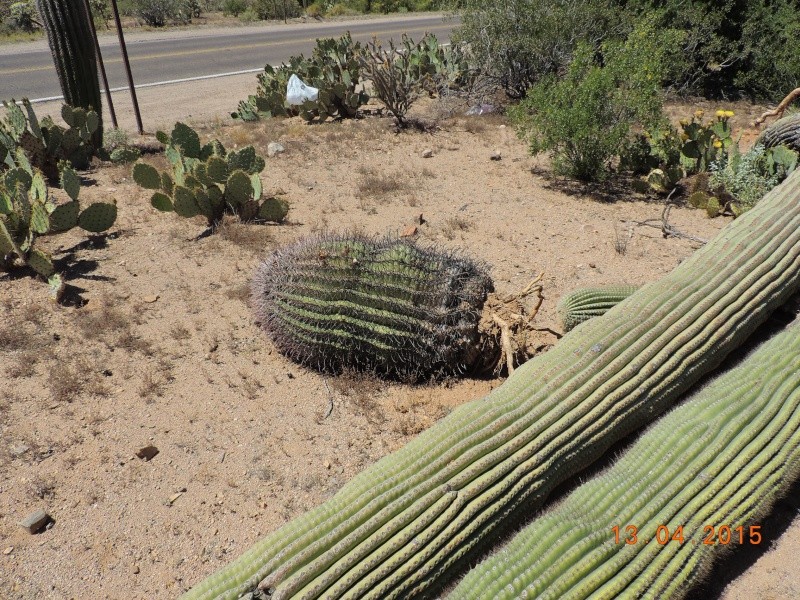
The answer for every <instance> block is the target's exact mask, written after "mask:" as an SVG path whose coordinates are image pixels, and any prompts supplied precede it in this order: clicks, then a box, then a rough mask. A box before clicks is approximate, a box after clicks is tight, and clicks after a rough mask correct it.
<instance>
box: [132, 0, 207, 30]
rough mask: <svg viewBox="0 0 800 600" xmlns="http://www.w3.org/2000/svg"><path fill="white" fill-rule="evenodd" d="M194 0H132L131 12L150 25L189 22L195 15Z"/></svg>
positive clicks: (161, 25)
mask: <svg viewBox="0 0 800 600" xmlns="http://www.w3.org/2000/svg"><path fill="white" fill-rule="evenodd" d="M198 8H199V5H198V4H197V2H196V0H133V12H134V14H135V15H136V16H137V17H139V18H140V19H142V21H144V22H145V23H146V24H147V25H150V27H163V26H164V25H167V24H168V23H181V24H185V23H191V21H192V17H193V16H197V10H198Z"/></svg>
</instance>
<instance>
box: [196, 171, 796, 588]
mask: <svg viewBox="0 0 800 600" xmlns="http://www.w3.org/2000/svg"><path fill="white" fill-rule="evenodd" d="M799 286H800V172H797V173H794V174H792V176H790V177H789V178H788V179H787V180H786V181H785V182H784V183H783V184H782V185H781V186H778V187H777V188H775V189H774V190H772V191H771V192H770V193H769V194H768V195H767V196H766V197H765V198H764V199H763V200H762V201H761V202H759V204H758V205H757V206H756V207H755V208H754V209H753V210H751V211H749V212H748V213H745V215H743V216H742V217H741V218H739V219H737V220H736V221H734V222H733V223H731V224H730V225H728V227H727V228H726V229H725V230H724V231H723V232H721V233H720V234H719V235H718V236H717V237H716V238H715V239H714V240H712V241H711V242H710V243H709V244H707V245H706V246H704V247H703V248H702V249H700V250H698V251H697V252H696V253H695V254H694V255H693V256H691V257H690V258H689V259H687V260H686V261H684V262H683V263H682V264H681V265H680V266H678V267H677V268H676V269H675V270H674V271H673V272H672V273H671V274H669V275H668V276H666V277H665V278H663V279H662V280H661V281H659V282H656V283H654V284H651V285H648V286H645V287H644V288H642V289H640V290H639V291H637V292H636V293H634V294H633V295H632V296H631V297H629V298H628V299H627V300H625V301H623V302H622V303H620V304H619V305H617V306H616V307H615V308H613V309H611V310H610V311H609V312H608V313H606V314H605V315H603V316H602V317H598V318H596V319H592V320H590V321H588V322H587V323H586V324H584V325H583V326H581V327H580V328H579V329H577V330H575V331H574V332H572V333H570V334H568V335H566V336H565V337H564V338H563V339H562V340H561V341H560V342H559V343H558V345H557V346H556V347H555V348H554V349H553V350H551V351H550V352H548V353H546V354H544V355H541V356H538V357H536V358H534V359H533V360H531V361H529V362H527V363H525V364H524V365H522V366H521V367H520V368H518V369H517V370H516V371H515V372H514V374H513V375H512V376H511V377H509V379H508V380H507V381H506V382H505V383H504V384H503V385H502V386H500V387H499V388H497V389H496V390H494V391H493V392H492V393H491V394H490V395H489V396H488V397H487V398H485V399H482V400H480V401H474V402H470V403H468V404H465V405H462V406H461V407H459V408H457V409H456V410H454V411H453V412H452V413H451V414H450V415H449V416H448V417H446V418H445V419H442V420H441V421H440V422H439V423H437V424H436V425H434V426H433V427H432V428H430V429H429V430H427V431H426V432H424V433H422V434H421V435H419V436H418V437H417V438H416V439H415V440H413V441H412V442H410V443H409V444H408V445H407V446H405V447H404V448H403V449H401V450H399V451H397V452H395V453H393V454H391V455H389V456H387V457H385V458H384V459H382V460H381V461H379V462H378V463H377V464H375V465H374V466H373V467H371V468H369V469H367V470H366V471H364V472H362V473H361V474H360V475H358V476H357V477H355V478H354V479H353V480H352V481H351V482H350V483H349V484H347V485H346V486H345V487H344V488H342V490H340V491H339V493H338V494H336V495H335V496H334V497H333V498H331V499H330V500H328V501H327V502H325V503H324V504H322V505H320V506H319V507H317V508H315V509H313V510H311V511H310V512H308V513H306V514H305V515H303V516H301V517H299V518H297V519H295V520H294V521H292V522H290V523H289V524H287V525H286V526H284V527H283V528H281V529H279V530H278V531H276V532H274V533H273V534H271V535H269V536H267V537H266V538H265V539H263V540H261V541H260V542H258V543H257V544H256V545H255V546H254V547H252V548H251V549H250V550H249V551H247V552H246V553H245V554H244V555H243V556H242V557H240V558H239V559H238V560H236V561H234V562H233V563H232V564H231V565H229V566H227V567H225V568H224V569H222V570H221V571H219V572H218V573H216V574H214V575H212V576H211V577H209V578H208V579H207V580H205V581H204V582H202V583H200V584H199V585H198V586H197V587H196V588H194V589H193V590H191V591H190V592H189V593H187V595H186V596H185V598H236V597H238V595H239V594H240V593H244V592H247V591H249V590H252V589H253V588H254V587H255V586H257V585H259V583H260V584H261V586H262V587H264V588H267V589H268V590H270V591H271V592H272V598H273V599H275V600H277V599H278V598H287V597H295V596H297V597H305V598H315V597H319V596H320V595H324V596H325V597H330V598H334V597H372V598H394V597H400V596H413V595H415V594H417V593H421V592H423V591H424V590H425V589H427V588H429V587H431V586H434V585H438V584H439V583H441V581H442V579H443V576H444V574H445V573H446V572H447V570H448V569H449V568H450V567H452V566H453V565H454V564H455V563H456V562H457V561H458V560H459V559H461V558H464V557H465V556H466V555H467V554H468V553H469V552H470V551H472V550H473V549H475V547H476V545H477V544H478V543H479V542H482V541H483V540H485V539H486V538H487V537H490V536H492V535H493V534H494V535H496V534H497V533H498V532H497V529H498V526H499V525H502V524H503V523H504V521H505V520H506V517H508V516H509V514H510V513H512V512H513V511H515V510H518V509H520V508H524V509H525V510H526V511H529V510H535V509H536V508H537V507H539V506H541V505H542V503H543V502H544V500H545V499H546V497H547V496H548V494H549V493H550V492H551V491H552V489H553V488H554V487H555V486H556V485H558V484H559V483H560V482H562V481H564V480H565V479H566V478H568V477H570V476H571V475H574V474H575V473H576V472H577V471H579V470H580V469H582V468H583V467H585V466H587V465H588V464H590V463H591V462H593V461H594V460H596V459H597V458H598V457H599V456H601V455H602V454H603V453H604V452H605V451H606V450H607V449H608V448H609V447H610V446H611V444H613V443H614V442H616V441H618V440H619V439H621V438H622V437H624V436H625V435H627V434H629V433H630V432H632V431H633V430H635V429H637V428H638V427H640V426H642V425H644V424H647V423H649V422H651V421H652V420H653V419H654V418H655V417H656V416H657V415H659V414H660V413H662V412H664V411H665V410H666V409H667V408H669V407H670V405H671V404H672V403H673V402H674V401H675V400H676V399H677V397H678V396H679V395H680V394H682V393H683V392H685V391H686V390H687V389H688V388H689V387H690V386H691V385H692V384H693V383H695V382H696V381H697V380H698V379H699V378H700V377H701V376H702V375H704V374H706V373H708V372H709V371H711V370H712V369H713V368H715V367H716V366H717V365H718V364H719V363H720V362H721V361H722V359H723V358H724V357H725V356H726V355H727V354H728V353H729V352H730V351H731V350H732V349H734V348H735V347H737V346H739V345H741V344H742V342H743V341H744V340H745V339H746V338H747V337H748V336H749V335H750V334H751V333H752V332H753V331H754V330H755V328H756V327H757V326H758V325H759V324H761V323H762V322H763V321H764V320H765V319H766V318H767V317H768V315H769V314H770V313H771V312H772V311H773V310H774V309H775V308H777V307H778V306H779V305H780V304H782V303H783V302H784V301H785V300H786V299H787V298H788V297H789V295H791V294H792V293H794V292H795V291H796V290H797V289H798V287H799Z"/></svg>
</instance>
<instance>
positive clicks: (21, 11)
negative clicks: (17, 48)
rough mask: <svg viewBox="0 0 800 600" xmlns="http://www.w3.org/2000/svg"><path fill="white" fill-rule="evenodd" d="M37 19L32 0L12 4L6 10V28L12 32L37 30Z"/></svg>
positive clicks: (37, 14) (37, 15)
mask: <svg viewBox="0 0 800 600" xmlns="http://www.w3.org/2000/svg"><path fill="white" fill-rule="evenodd" d="M38 18H39V13H38V12H37V10H36V4H35V3H34V1H33V0H25V1H24V2H13V3H12V4H11V5H10V6H9V8H8V26H9V28H10V29H12V30H18V31H34V30H36V29H38V28H39V21H38Z"/></svg>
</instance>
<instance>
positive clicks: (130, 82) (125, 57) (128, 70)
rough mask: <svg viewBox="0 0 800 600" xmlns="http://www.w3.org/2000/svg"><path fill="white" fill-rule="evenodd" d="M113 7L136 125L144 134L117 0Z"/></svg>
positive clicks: (113, 2)
mask: <svg viewBox="0 0 800 600" xmlns="http://www.w3.org/2000/svg"><path fill="white" fill-rule="evenodd" d="M111 8H112V9H113V10H114V22H115V23H116V24H117V36H119V48H120V50H122V63H123V64H124V65H125V74H126V75H127V76H128V87H130V89H131V100H132V101H133V112H134V114H135V115H136V126H137V127H138V128H139V135H143V134H144V127H142V115H141V113H140V112H139V101H138V100H137V99H136V88H135V87H134V86H133V75H132V74H131V63H130V61H129V60H128V49H127V47H126V46H125V37H124V36H123V35H122V21H120V19H119V9H118V8H117V0H111Z"/></svg>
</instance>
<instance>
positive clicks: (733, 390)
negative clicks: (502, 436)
mask: <svg viewBox="0 0 800 600" xmlns="http://www.w3.org/2000/svg"><path fill="white" fill-rule="evenodd" d="M798 475H800V327H798V326H797V325H794V326H792V327H790V328H789V329H788V330H786V331H784V332H782V333H780V334H778V335H777V336H775V337H774V338H773V339H771V340H769V341H768V342H765V343H764V344H762V346H761V347H759V348H758V349H757V350H756V351H755V352H754V353H753V354H752V355H751V356H750V357H749V358H748V359H747V360H745V361H744V362H743V363H742V364H740V365H739V366H737V367H736V368H734V369H732V370H731V371H729V372H727V373H725V374H723V375H721V376H720V377H719V378H717V379H716V380H715V381H714V382H712V383H711V384H710V385H709V386H708V387H706V388H704V389H702V390H701V391H699V392H698V393H697V394H695V395H694V396H693V397H692V398H691V399H689V400H688V401H687V402H686V404H684V405H682V406H680V407H678V408H676V409H675V410H674V411H672V412H671V413H670V414H668V415H667V416H665V417H664V418H663V419H662V420H661V421H659V422H658V423H656V425H655V426H654V427H652V428H651V429H650V430H649V431H647V432H646V433H644V434H643V435H642V437H641V438H640V439H639V440H638V441H637V442H636V444H635V445H634V446H633V447H632V448H630V449H629V450H628V451H627V452H626V453H625V454H624V455H623V456H622V458H621V459H620V460H619V461H618V462H615V464H614V466H613V467H611V468H610V469H609V470H608V471H606V472H605V473H603V474H602V475H600V476H598V477H596V478H594V479H592V480H590V481H589V482H587V483H585V484H583V485H582V486H580V487H579V488H578V489H576V490H575V491H574V492H572V493H571V494H570V495H569V496H568V497H567V498H566V500H564V502H562V503H561V504H559V505H558V506H556V507H555V508H553V509H551V510H549V511H548V512H546V513H545V514H544V515H543V516H541V517H538V518H536V520H535V521H534V522H533V523H532V524H531V525H529V526H528V527H526V528H525V529H523V530H522V531H521V532H520V533H518V534H517V535H516V536H515V537H514V538H513V539H512V540H511V542H510V543H509V544H507V545H506V546H505V547H503V548H502V549H501V550H500V551H499V552H497V553H496V554H494V555H493V556H491V557H490V558H488V559H487V560H485V561H484V562H483V563H481V564H480V565H478V566H477V567H476V568H475V569H473V570H472V571H471V572H470V573H469V574H468V575H467V576H466V577H465V578H464V580H463V581H462V582H461V584H460V585H459V586H458V587H457V588H456V589H455V590H454V591H453V593H452V594H450V596H448V598H451V599H452V600H456V599H458V600H468V599H478V598H493V599H498V600H502V599H508V600H513V599H516V598H523V597H524V598H531V599H533V598H560V599H564V600H567V599H572V600H579V599H583V598H590V597H605V598H619V597H626V598H670V599H673V600H674V599H676V598H680V597H682V596H684V595H686V594H687V593H688V592H690V591H691V589H692V585H693V584H695V583H697V582H698V581H699V580H700V579H702V578H703V576H704V575H705V574H707V573H708V572H709V570H710V568H711V566H712V563H713V561H714V560H715V558H718V557H719V556H720V554H722V553H723V552H726V551H727V549H728V548H729V547H730V546H735V545H738V544H741V543H744V544H752V543H756V544H758V543H768V542H767V540H764V539H762V537H761V535H762V534H761V532H760V531H759V529H760V527H759V525H760V523H759V519H761V518H763V517H764V516H765V515H766V513H767V511H768V510H769V509H770V507H771V505H772V503H773V502H774V501H775V500H776V499H777V498H778V497H779V496H780V495H781V493H782V492H785V491H786V489H787V488H788V487H789V485H790V484H791V483H792V481H793V480H795V479H796V478H797V477H798ZM614 528H616V529H614ZM634 535H635V536H636V537H635V538H634Z"/></svg>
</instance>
